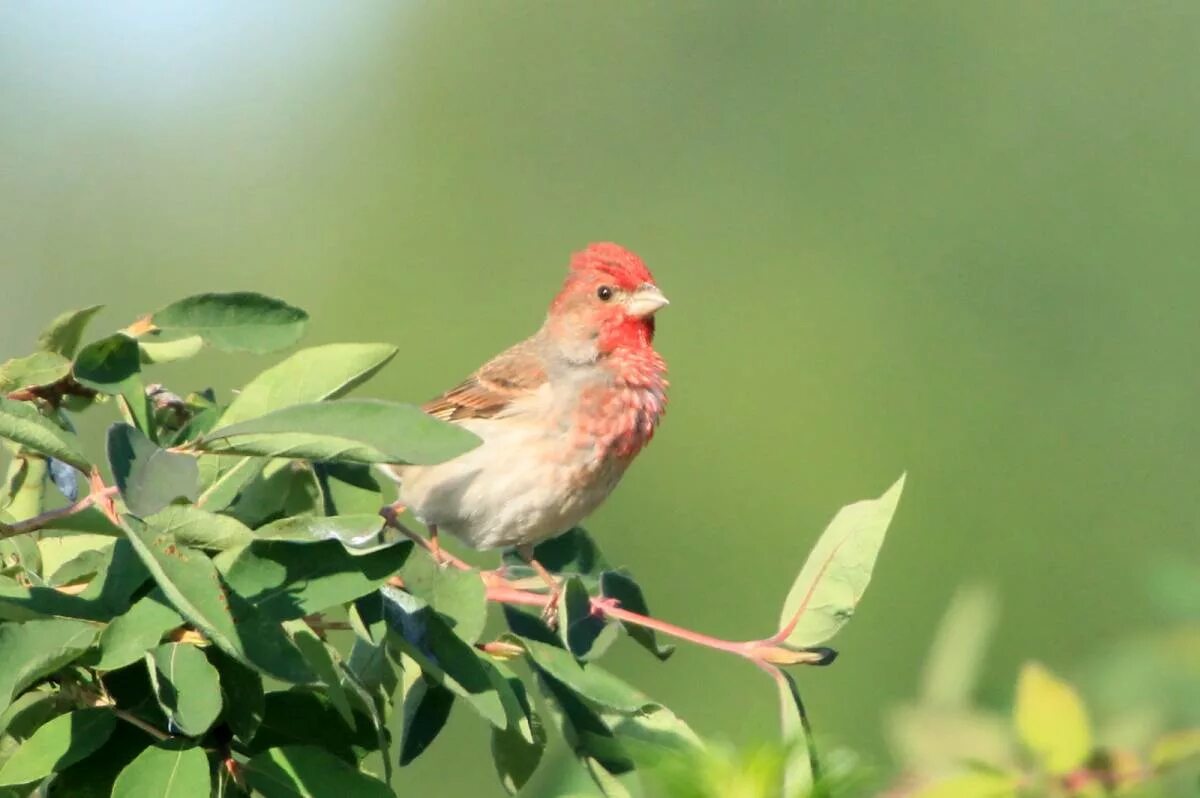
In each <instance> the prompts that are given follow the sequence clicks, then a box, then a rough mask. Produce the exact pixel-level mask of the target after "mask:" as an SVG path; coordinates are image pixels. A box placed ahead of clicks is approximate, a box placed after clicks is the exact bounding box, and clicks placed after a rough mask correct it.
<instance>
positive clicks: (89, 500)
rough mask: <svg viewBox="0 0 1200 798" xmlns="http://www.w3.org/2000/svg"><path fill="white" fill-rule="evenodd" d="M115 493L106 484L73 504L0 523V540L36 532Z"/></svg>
mask: <svg viewBox="0 0 1200 798" xmlns="http://www.w3.org/2000/svg"><path fill="white" fill-rule="evenodd" d="M116 495H117V488H116V487H114V486H106V487H102V488H101V489H100V490H99V491H94V492H92V493H89V494H88V495H87V496H84V497H83V498H82V499H80V500H79V501H77V502H75V503H74V504H68V505H67V506H66V507H59V508H58V509H56V510H47V511H46V512H44V513H42V514H41V515H35V516H34V517H33V518H27V519H25V520H24V521H17V522H16V523H15V524H0V540H3V539H4V538H11V537H15V536H16V535H24V534H27V533H29V532H36V531H38V530H39V529H41V528H42V527H44V526H46V525H47V524H49V523H52V522H54V521H57V520H58V519H60V518H66V517H67V516H71V515H75V513H79V512H83V511H84V510H86V509H87V508H89V507H91V506H92V505H93V504H96V503H97V502H105V501H107V500H111V499H112V498H113V497H114V496H116Z"/></svg>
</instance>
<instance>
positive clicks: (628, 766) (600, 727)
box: [538, 671, 634, 774]
mask: <svg viewBox="0 0 1200 798" xmlns="http://www.w3.org/2000/svg"><path fill="white" fill-rule="evenodd" d="M538 684H539V685H541V687H542V693H543V695H545V696H546V697H547V698H548V699H550V701H549V702H548V704H547V705H548V706H549V707H551V708H552V709H555V710H557V715H558V723H559V728H560V730H561V731H562V735H563V739H564V740H566V742H567V745H569V746H570V747H571V750H572V751H574V752H575V755H576V756H578V757H579V758H580V759H583V760H585V761H586V760H588V759H591V760H595V761H596V762H597V763H598V764H599V765H600V766H601V767H602V768H603V769H604V771H605V772H606V773H610V774H621V773H628V772H629V771H631V770H633V766H634V763H633V760H632V759H631V758H630V757H629V753H628V752H627V751H626V750H625V748H624V746H622V745H621V743H620V741H618V740H617V738H616V736H615V735H614V734H613V733H612V730H611V729H609V728H608V726H607V725H606V724H605V723H604V720H603V719H602V718H601V717H600V715H599V714H597V713H596V711H595V710H594V709H592V707H590V706H588V704H587V703H586V702H584V701H583V700H582V699H581V698H580V697H579V694H578V693H577V692H576V691H575V690H573V689H572V688H571V686H570V685H566V684H564V683H563V682H560V681H559V680H558V679H555V678H554V677H553V676H550V675H549V674H547V673H546V672H545V671H538Z"/></svg>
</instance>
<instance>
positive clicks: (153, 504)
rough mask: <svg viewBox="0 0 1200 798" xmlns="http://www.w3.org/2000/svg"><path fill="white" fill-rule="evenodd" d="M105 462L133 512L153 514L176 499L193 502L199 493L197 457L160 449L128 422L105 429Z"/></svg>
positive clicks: (140, 514)
mask: <svg viewBox="0 0 1200 798" xmlns="http://www.w3.org/2000/svg"><path fill="white" fill-rule="evenodd" d="M108 462H109V465H110V466H111V467H112V471H113V478H114V479H115V480H116V482H117V487H118V488H119V489H120V490H121V497H122V498H123V499H124V500H125V504H126V506H128V507H129V510H130V512H132V513H133V514H134V515H138V516H142V517H145V516H148V515H153V514H155V513H157V512H158V511H159V510H162V509H163V508H164V507H166V506H167V505H168V504H171V503H172V502H174V501H175V500H176V499H187V500H188V501H195V499H196V496H197V494H198V491H199V479H200V475H199V472H198V471H197V469H196V459H195V458H194V457H191V456H189V455H186V454H175V453H173V452H168V451H166V450H165V449H160V448H159V447H158V446H157V445H155V444H154V442H152V441H151V440H150V439H149V438H147V437H146V436H145V435H143V434H142V433H141V431H139V430H137V429H135V428H134V427H131V426H129V425H128V424H113V425H112V426H111V427H109V428H108Z"/></svg>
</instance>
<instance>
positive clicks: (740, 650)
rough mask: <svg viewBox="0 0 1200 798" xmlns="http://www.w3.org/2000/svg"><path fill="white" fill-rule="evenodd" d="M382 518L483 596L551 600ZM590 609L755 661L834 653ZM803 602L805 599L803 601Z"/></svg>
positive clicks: (502, 600)
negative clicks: (473, 579) (479, 583)
mask: <svg viewBox="0 0 1200 798" xmlns="http://www.w3.org/2000/svg"><path fill="white" fill-rule="evenodd" d="M381 515H383V518H384V521H385V523H386V524H387V525H388V526H391V527H393V528H394V529H397V530H399V531H400V532H401V533H402V534H403V535H404V536H405V537H408V538H409V539H410V540H412V541H413V542H414V543H416V544H417V545H418V546H419V547H420V548H422V549H423V550H424V551H425V552H426V553H427V554H428V555H429V556H430V557H432V558H433V559H434V561H435V562H438V563H439V564H443V565H450V566H451V567H454V568H457V569H459V570H462V571H475V572H476V573H478V574H479V578H480V579H482V580H483V583H484V585H485V587H486V588H487V593H486V595H487V600H488V601H491V602H494V603H497V604H518V605H523V606H527V607H540V608H542V609H545V608H546V607H548V606H549V605H550V602H551V601H552V600H553V598H552V596H550V595H547V594H545V593H535V592H533V591H530V590H526V589H524V588H523V587H520V586H518V585H517V583H515V582H512V581H509V580H507V579H505V578H504V577H503V575H502V571H478V570H477V569H475V568H472V567H471V566H470V565H468V564H467V563H465V562H463V561H462V560H460V559H458V558H457V557H454V556H453V555H451V554H450V553H449V552H447V551H445V550H444V549H440V548H437V549H435V547H434V546H433V545H432V544H431V543H430V542H429V541H428V540H426V539H425V538H424V537H423V536H422V535H419V534H418V533H416V532H414V531H412V530H411V529H409V528H408V527H406V526H405V525H404V524H402V523H401V522H400V520H399V519H398V518H397V517H396V513H395V511H394V510H393V509H392V508H390V507H386V508H384V510H383V512H382V513H381ZM389 583H390V584H392V585H394V586H395V587H399V588H401V589H403V587H404V583H403V581H401V580H400V579H399V577H393V579H392V580H389ZM591 602H592V612H593V613H595V614H596V615H599V616H602V617H605V618H608V619H611V620H616V621H621V622H622V623H628V624H634V625H635V626H642V627H645V628H647V629H653V630H654V631H656V632H661V633H662V634H665V635H670V636H671V637H674V638H677V639H679V640H683V641H686V642H688V643H692V644H694V645H698V646H703V647H705V648H711V649H713V650H715V651H725V652H728V653H730V654H737V655H738V656H741V657H745V658H746V659H749V660H751V661H752V662H754V663H756V664H768V665H771V666H774V665H828V664H829V663H831V662H833V660H834V657H836V656H837V653H836V652H835V651H833V649H829V648H823V647H822V648H811V649H791V648H785V647H783V646H781V645H780V643H781V642H782V640H783V637H786V634H783V635H781V634H779V633H776V634H775V635H772V636H771V637H768V638H765V639H763V640H723V639H721V638H719V637H713V636H712V635H707V634H704V633H703V632H696V631H693V630H691V629H685V628H684V627H682V626H676V625H675V624H673V623H668V622H667V621H660V620H658V619H657V618H651V617H650V616H648V615H642V614H640V613H636V612H630V611H629V610H626V609H623V608H621V607H620V606H618V604H617V602H616V601H615V600H613V599H609V598H597V597H592V600H591ZM806 603H807V601H806Z"/></svg>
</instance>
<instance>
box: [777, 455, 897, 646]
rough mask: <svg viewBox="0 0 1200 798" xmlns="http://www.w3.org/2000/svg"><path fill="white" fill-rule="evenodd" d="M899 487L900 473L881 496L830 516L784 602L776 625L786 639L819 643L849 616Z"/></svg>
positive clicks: (892, 511) (792, 642)
mask: <svg viewBox="0 0 1200 798" xmlns="http://www.w3.org/2000/svg"><path fill="white" fill-rule="evenodd" d="M903 490H904V477H900V479H899V480H898V481H897V482H896V484H895V485H893V486H892V487H891V488H889V489H888V491H887V493H885V494H883V496H881V497H880V498H878V499H871V500H867V501H861V502H857V503H855V504H851V505H849V506H847V507H843V508H842V509H841V511H839V512H838V514H837V515H836V516H834V519H833V521H831V522H830V524H829V526H828V527H826V529H825V531H824V533H822V535H821V537H820V539H818V540H817V544H816V546H814V547H813V550H812V553H811V554H809V556H808V561H807V562H805V563H804V568H803V569H801V571H800V575H799V576H798V577H797V578H796V582H795V583H794V584H793V585H792V589H791V591H790V592H789V593H788V596H787V600H786V601H784V603H783V612H782V613H781V614H780V619H779V626H780V629H781V630H787V638H786V640H785V642H786V644H787V645H790V646H793V647H805V646H813V645H816V644H817V643H823V642H825V641H826V640H828V639H829V638H831V637H833V636H834V635H835V634H837V632H838V630H839V629H841V628H842V627H843V626H845V625H846V622H847V621H849V620H850V617H851V616H852V615H853V614H854V609H855V607H857V606H858V602H859V599H861V598H862V595H863V592H864V591H865V590H866V589H867V584H868V583H869V582H870V581H871V572H872V571H873V570H874V568H875V558H876V557H877V556H878V554H879V549H880V547H881V546H882V545H883V537H884V535H885V534H886V533H887V529H888V525H889V524H891V521H892V516H893V515H894V514H895V512H896V505H897V504H898V503H899V501H900V494H901V492H902V491H903Z"/></svg>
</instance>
